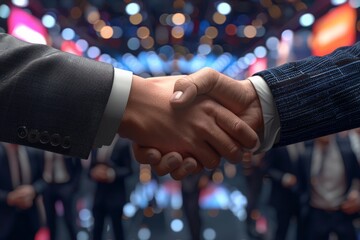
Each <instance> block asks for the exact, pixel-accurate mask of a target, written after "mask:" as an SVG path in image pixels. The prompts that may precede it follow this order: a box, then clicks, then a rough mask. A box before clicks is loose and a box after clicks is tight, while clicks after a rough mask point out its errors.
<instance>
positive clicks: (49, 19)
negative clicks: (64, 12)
mask: <svg viewBox="0 0 360 240" xmlns="http://www.w3.org/2000/svg"><path fill="white" fill-rule="evenodd" d="M41 22H42V24H43V25H44V26H45V27H47V28H52V27H54V26H55V24H56V19H55V18H54V16H52V15H50V14H45V15H44V16H43V17H42V19H41Z"/></svg>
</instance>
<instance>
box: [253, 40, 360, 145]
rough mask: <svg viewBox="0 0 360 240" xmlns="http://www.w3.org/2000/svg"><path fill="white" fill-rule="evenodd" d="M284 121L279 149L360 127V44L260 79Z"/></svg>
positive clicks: (276, 70)
mask: <svg viewBox="0 0 360 240" xmlns="http://www.w3.org/2000/svg"><path fill="white" fill-rule="evenodd" d="M257 75H260V76H261V77H263V78H264V80H265V81H266V82H267V84H268V86H269V87H270V89H271V92H272V95H273V97H274V101H275V104H276V108H277V110H278V113H279V117H280V125H281V132H280V141H279V143H278V145H287V144H291V143H295V142H301V141H304V140H308V139H312V138H316V137H319V136H325V135H329V134H331V133H335V132H340V131H343V130H347V129H352V128H356V127H360V94H359V93H360V91H359V87H360V42H358V43H356V44H355V45H353V46H351V47H343V48H339V49H338V50H336V51H335V52H333V53H331V54H329V55H327V56H324V57H309V58H306V59H304V60H300V61H297V62H292V63H288V64H285V65H282V66H280V67H276V68H273V69H269V70H266V71H263V72H260V73H257Z"/></svg>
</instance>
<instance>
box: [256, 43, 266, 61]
mask: <svg viewBox="0 0 360 240" xmlns="http://www.w3.org/2000/svg"><path fill="white" fill-rule="evenodd" d="M254 54H255V56H256V57H257V58H264V57H266V54H267V50H266V48H265V47H263V46H258V47H256V48H255V50H254Z"/></svg>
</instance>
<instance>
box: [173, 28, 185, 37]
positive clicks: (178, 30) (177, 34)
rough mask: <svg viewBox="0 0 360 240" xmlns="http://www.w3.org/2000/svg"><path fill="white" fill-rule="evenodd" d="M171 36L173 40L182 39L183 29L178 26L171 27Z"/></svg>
mask: <svg viewBox="0 0 360 240" xmlns="http://www.w3.org/2000/svg"><path fill="white" fill-rule="evenodd" d="M171 35H172V36H173V37H174V38H182V37H183V36H184V28H182V27H180V26H176V27H173V29H171Z"/></svg>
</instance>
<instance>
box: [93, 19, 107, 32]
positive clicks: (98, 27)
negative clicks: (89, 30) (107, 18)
mask: <svg viewBox="0 0 360 240" xmlns="http://www.w3.org/2000/svg"><path fill="white" fill-rule="evenodd" d="M105 26H106V23H105V22H104V21H103V20H98V21H96V22H95V23H94V29H95V31H97V32H100V31H101V29H102V28H103V27H105Z"/></svg>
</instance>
